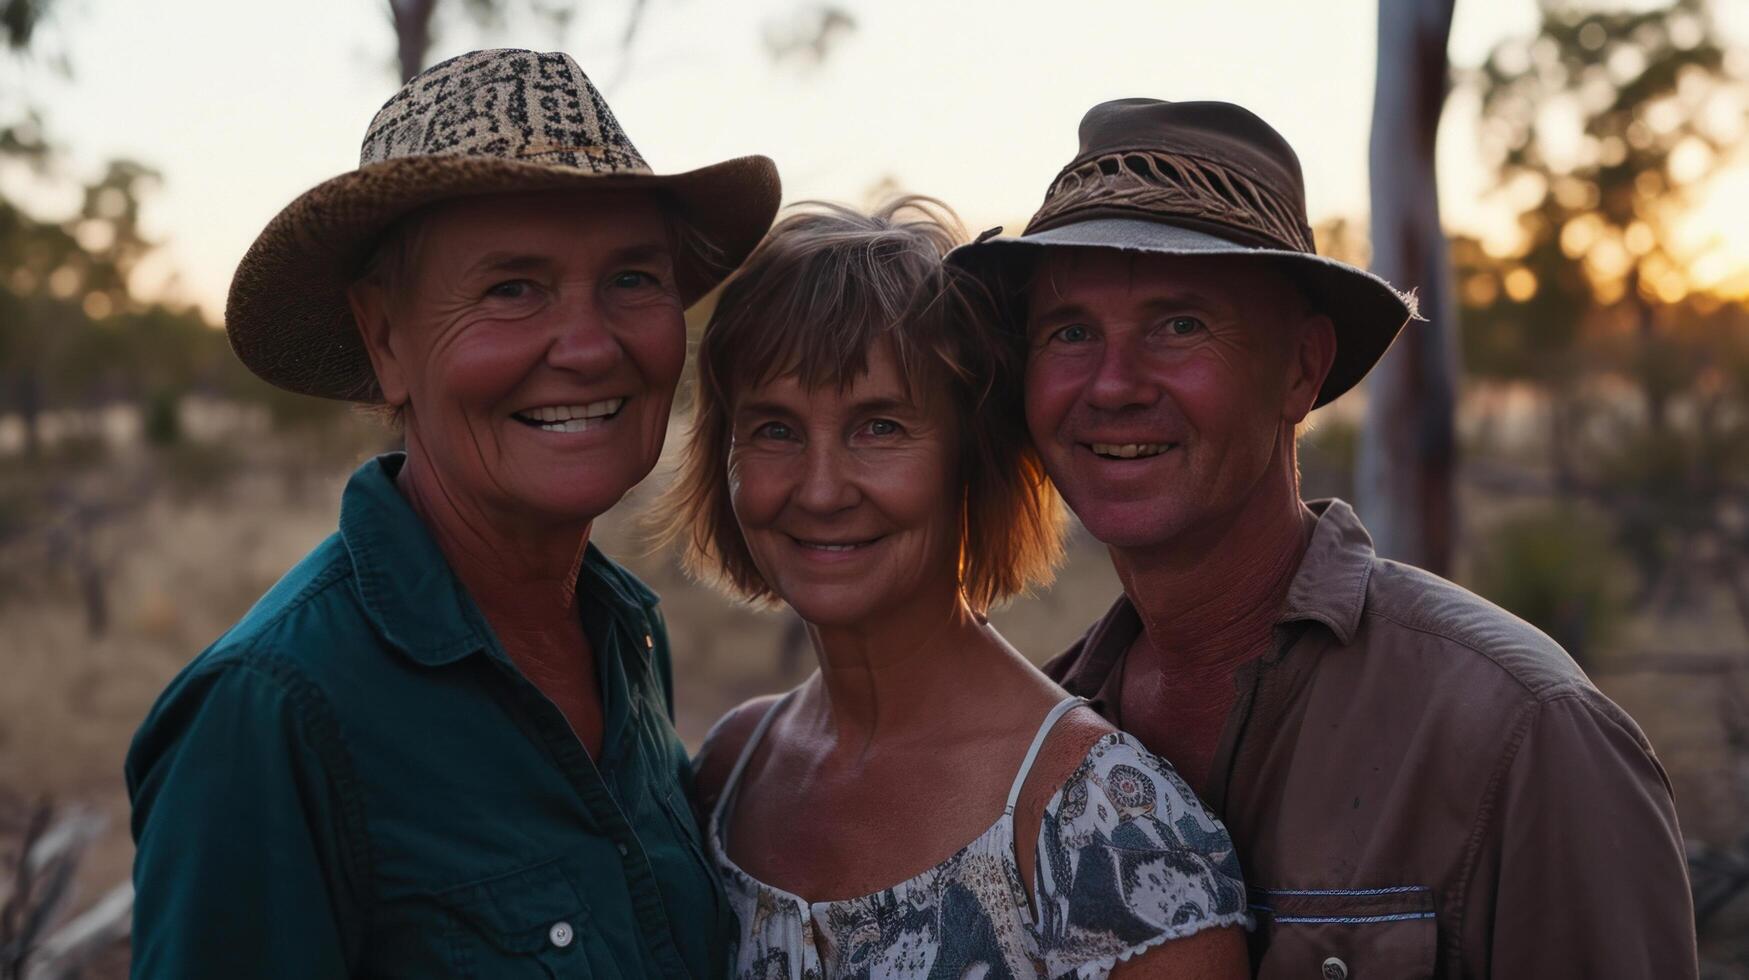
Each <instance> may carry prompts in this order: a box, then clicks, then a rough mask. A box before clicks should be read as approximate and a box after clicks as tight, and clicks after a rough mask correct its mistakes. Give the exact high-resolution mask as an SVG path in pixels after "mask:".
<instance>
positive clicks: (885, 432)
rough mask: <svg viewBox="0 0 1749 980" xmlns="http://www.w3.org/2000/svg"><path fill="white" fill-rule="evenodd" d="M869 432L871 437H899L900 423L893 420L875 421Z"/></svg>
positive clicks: (869, 425) (870, 424) (871, 424)
mask: <svg viewBox="0 0 1749 980" xmlns="http://www.w3.org/2000/svg"><path fill="white" fill-rule="evenodd" d="M868 431H869V434H870V435H876V436H891V435H898V433H899V423H897V422H894V421H893V420H892V419H875V420H874V421H873V422H870V423H869V424H868Z"/></svg>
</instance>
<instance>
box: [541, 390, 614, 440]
mask: <svg viewBox="0 0 1749 980" xmlns="http://www.w3.org/2000/svg"><path fill="white" fill-rule="evenodd" d="M625 403H626V400H625V399H624V398H604V399H602V400H601V401H598V402H590V403H589V404H587V405H542V406H541V407H539V408H530V409H524V410H523V411H520V412H517V413H516V414H517V417H519V418H523V419H527V420H529V421H531V422H539V423H541V425H540V427H541V428H543V429H546V430H547V431H548V432H581V431H583V430H584V429H587V428H589V423H591V422H596V423H599V422H600V421H601V420H602V419H606V418H610V417H612V416H613V415H614V414H615V413H617V412H618V411H619V410H620V409H621V408H623V407H625Z"/></svg>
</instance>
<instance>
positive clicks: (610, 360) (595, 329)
mask: <svg viewBox="0 0 1749 980" xmlns="http://www.w3.org/2000/svg"><path fill="white" fill-rule="evenodd" d="M556 312H557V315H558V317H559V323H558V325H557V327H556V328H555V333H554V336H553V342H552V346H550V347H548V348H547V363H548V364H551V365H552V366H553V367H556V368H559V369H561V370H565V371H572V372H575V373H577V374H581V375H583V376H585V377H600V376H602V375H605V374H607V373H609V372H610V371H612V370H613V369H614V368H616V367H618V366H619V363H620V361H621V360H622V359H624V357H625V348H624V347H623V346H622V345H621V344H620V339H619V337H618V336H617V335H615V334H614V332H613V331H612V330H611V329H609V327H608V323H607V318H606V317H605V316H603V315H602V311H601V310H599V309H597V308H596V306H595V304H594V303H593V302H592V301H590V300H585V299H578V300H576V301H574V302H571V303H568V304H565V305H564V306H562V307H560V308H559V309H558V310H557V311H556Z"/></svg>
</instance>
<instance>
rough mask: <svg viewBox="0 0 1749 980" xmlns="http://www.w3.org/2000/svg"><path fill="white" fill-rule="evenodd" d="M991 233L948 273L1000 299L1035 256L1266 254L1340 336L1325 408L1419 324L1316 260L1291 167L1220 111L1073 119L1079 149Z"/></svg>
mask: <svg viewBox="0 0 1749 980" xmlns="http://www.w3.org/2000/svg"><path fill="white" fill-rule="evenodd" d="M1000 230H1001V229H992V230H991V231H989V232H986V233H985V234H983V235H980V236H979V237H978V240H977V241H976V242H973V243H971V244H969V245H962V246H960V247H959V248H957V249H955V250H954V251H953V253H952V254H950V255H949V256H948V261H949V262H951V263H954V264H955V265H958V266H959V267H961V268H963V269H966V270H967V271H969V272H971V273H973V274H974V275H976V276H978V277H979V278H981V279H983V280H984V281H986V282H987V283H989V284H990V285H991V286H992V287H993V288H994V289H995V290H996V291H997V292H998V293H999V294H1008V295H1012V294H1014V293H1015V292H1016V291H1017V290H1019V289H1021V288H1024V286H1025V283H1026V279H1027V276H1028V275H1029V273H1030V270H1031V268H1032V262H1033V260H1034V259H1036V257H1037V256H1038V254H1039V249H1040V248H1044V247H1050V246H1058V247H1062V246H1080V247H1093V248H1113V249H1120V250H1123V251H1130V252H1149V253H1155V254H1161V255H1199V256H1200V255H1239V256H1262V257H1265V258H1268V259H1271V260H1272V261H1277V262H1279V263H1281V267H1282V271H1283V272H1285V273H1286V274H1287V275H1289V276H1290V277H1291V278H1292V279H1293V280H1294V281H1295V282H1297V283H1298V284H1299V286H1300V288H1301V289H1302V290H1304V291H1305V293H1306V295H1307V297H1308V299H1309V300H1310V301H1311V303H1312V305H1313V306H1314V308H1316V309H1317V311H1318V312H1320V313H1323V314H1326V315H1328V316H1329V317H1330V319H1331V320H1332V321H1334V323H1335V325H1336V361H1335V363H1334V364H1333V365H1331V368H1330V376H1329V377H1328V378H1327V379H1325V381H1324V387H1323V388H1322V389H1320V390H1319V392H1318V402H1317V403H1318V404H1319V405H1323V404H1325V403H1327V402H1329V401H1331V400H1332V399H1334V398H1335V397H1336V396H1338V395H1340V394H1342V393H1343V392H1345V391H1347V390H1348V389H1350V388H1352V387H1354V385H1355V384H1356V383H1357V382H1359V381H1360V379H1361V378H1363V377H1365V376H1366V373H1367V372H1368V371H1370V370H1372V366H1373V365H1374V364H1376V363H1378V359H1379V358H1380V357H1381V356H1383V355H1384V352H1385V350H1386V349H1387V348H1389V347H1390V346H1391V342H1392V341H1393V340H1395V339H1396V337H1397V333H1398V331H1400V330H1401V329H1402V328H1403V324H1405V323H1406V322H1408V321H1409V320H1410V319H1412V318H1415V316H1416V313H1415V300H1414V297H1413V296H1411V295H1409V294H1405V293H1399V292H1397V290H1395V289H1393V288H1392V287H1391V285H1390V284H1389V283H1387V282H1385V281H1384V280H1383V279H1380V278H1379V277H1377V276H1375V275H1373V274H1372V273H1370V272H1366V271H1364V270H1362V269H1357V268H1355V267H1354V266H1351V265H1348V264H1346V263H1342V262H1337V261H1336V260H1334V259H1328V258H1324V257H1323V256H1320V255H1318V254H1317V251H1316V249H1315V248H1314V246H1313V242H1312V229H1311V226H1310V225H1309V224H1308V223H1307V221H1306V193H1305V182H1304V178H1302V177H1301V175H1300V161H1299V157H1297V156H1295V155H1294V151H1293V148H1292V147H1291V146H1289V145H1288V143H1287V140H1285V139H1283V138H1282V136H1281V134H1280V133H1277V132H1276V131H1275V130H1274V129H1272V128H1271V127H1270V125H1269V124H1268V123H1266V122H1264V121H1263V120H1262V119H1259V118H1257V116H1255V115H1253V114H1252V113H1250V112H1249V111H1247V110H1245V109H1243V108H1241V107H1239V106H1236V105H1232V104H1230V103H1226V102H1162V101H1160V100H1157V99H1119V100H1117V101H1114V102H1105V103H1101V104H1099V105H1096V106H1094V107H1093V108H1092V109H1091V110H1090V111H1089V112H1088V113H1087V115H1086V116H1085V117H1083V118H1082V120H1081V149H1080V152H1079V153H1078V154H1076V156H1075V159H1073V160H1071V161H1070V162H1069V165H1068V166H1066V167H1064V168H1063V169H1062V171H1061V172H1060V173H1058V174H1057V178H1056V180H1054V181H1052V182H1051V186H1050V189H1049V190H1047V191H1046V192H1045V200H1044V204H1043V205H1042V206H1041V207H1040V208H1039V210H1038V213H1037V214H1035V215H1033V217H1032V220H1031V221H1030V222H1028V223H1027V226H1026V230H1025V231H1024V232H1022V233H1021V234H1020V235H1019V236H1018V237H994V236H995V235H996V233H997V232H999V231H1000Z"/></svg>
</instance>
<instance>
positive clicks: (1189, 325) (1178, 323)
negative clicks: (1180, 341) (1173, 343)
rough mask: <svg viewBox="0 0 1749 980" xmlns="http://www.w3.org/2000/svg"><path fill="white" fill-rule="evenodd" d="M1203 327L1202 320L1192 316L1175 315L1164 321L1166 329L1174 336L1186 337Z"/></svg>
mask: <svg viewBox="0 0 1749 980" xmlns="http://www.w3.org/2000/svg"><path fill="white" fill-rule="evenodd" d="M1202 328H1203V322H1202V321H1201V320H1198V319H1197V318H1196V317H1193V316H1175V317H1173V318H1172V319H1171V320H1168V321H1167V322H1166V329H1167V331H1168V332H1170V333H1171V334H1172V336H1174V337H1188V336H1190V335H1191V334H1193V333H1196V332H1197V331H1198V330H1201V329H1202Z"/></svg>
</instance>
